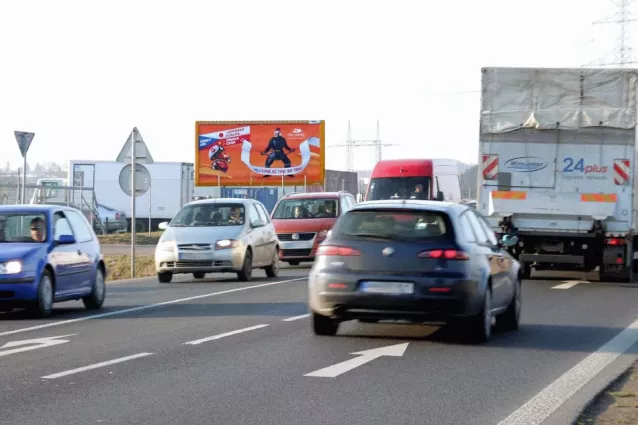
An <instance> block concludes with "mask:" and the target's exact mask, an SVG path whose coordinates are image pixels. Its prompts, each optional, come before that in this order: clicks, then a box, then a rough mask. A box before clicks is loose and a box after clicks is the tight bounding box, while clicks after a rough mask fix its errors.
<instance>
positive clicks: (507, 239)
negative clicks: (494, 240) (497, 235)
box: [501, 235, 518, 247]
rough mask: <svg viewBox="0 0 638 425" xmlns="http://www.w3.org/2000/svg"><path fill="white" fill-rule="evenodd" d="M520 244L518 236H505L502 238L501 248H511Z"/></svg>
mask: <svg viewBox="0 0 638 425" xmlns="http://www.w3.org/2000/svg"><path fill="white" fill-rule="evenodd" d="M517 243H518V236H516V235H503V237H502V238H501V246H503V247H510V246H514V245H516V244H517Z"/></svg>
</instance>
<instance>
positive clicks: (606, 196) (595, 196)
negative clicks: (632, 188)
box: [580, 193, 618, 202]
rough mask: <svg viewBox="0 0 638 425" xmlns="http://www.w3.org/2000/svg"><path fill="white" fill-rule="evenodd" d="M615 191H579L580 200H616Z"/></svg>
mask: <svg viewBox="0 0 638 425" xmlns="http://www.w3.org/2000/svg"><path fill="white" fill-rule="evenodd" d="M617 199H618V197H617V196H616V194H615V193H581V195H580V200H581V202H616V200H617Z"/></svg>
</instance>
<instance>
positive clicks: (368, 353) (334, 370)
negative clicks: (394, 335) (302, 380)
mask: <svg viewBox="0 0 638 425" xmlns="http://www.w3.org/2000/svg"><path fill="white" fill-rule="evenodd" d="M408 344H409V342H406V343H405V344H396V345H388V346H385V347H379V348H373V349H371V350H364V351H357V352H356V353H350V354H354V355H358V356H359V357H355V358H353V359H350V360H346V361H345V362H341V363H337V364H335V365H332V366H329V367H326V368H323V369H319V370H315V371H314V372H311V373H307V374H305V375H304V376H316V377H320V378H335V377H337V376H339V375H341V374H342V373H346V372H348V371H350V370H352V369H354V368H357V367H359V366H362V365H364V364H366V363H368V362H371V361H372V360H374V359H377V358H379V357H383V356H391V357H402V356H403V353H405V350H406V349H407V348H408Z"/></svg>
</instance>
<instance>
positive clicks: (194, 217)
mask: <svg viewBox="0 0 638 425" xmlns="http://www.w3.org/2000/svg"><path fill="white" fill-rule="evenodd" d="M245 217H246V210H245V208H244V205H243V204H221V203H206V204H193V205H186V206H184V207H183V208H182V209H181V210H179V212H178V213H177V215H176V216H175V217H174V218H173V220H171V223H170V226H171V227H211V226H240V225H242V224H244V220H245Z"/></svg>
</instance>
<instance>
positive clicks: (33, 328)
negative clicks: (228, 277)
mask: <svg viewBox="0 0 638 425" xmlns="http://www.w3.org/2000/svg"><path fill="white" fill-rule="evenodd" d="M306 279H308V278H307V277H300V278H296V279H288V280H278V281H276V282H268V283H262V284H260V285H253V286H244V287H243V288H235V289H228V290H226V291H219V292H212V293H209V294H203V295H196V296H194V297H188V298H180V299H177V300H170V301H164V302H161V303H156V304H147V305H142V306H139V307H133V308H125V309H123V310H117V311H111V312H108V313H102V314H94V315H92V316H84V317H78V318H77V319H69V320H62V321H59V322H51V323H45V324H43V325H37V326H31V327H29V328H22V329H15V330H12V331H6V332H1V333H0V336H7V335H14V334H18V333H22V332H29V331H36V330H39V329H45V328H50V327H53V326H61V325H68V324H70V323H77V322H84V321H87V320H92V319H101V318H103V317H110V316H117V315H121V314H126V313H133V312H135V311H143V310H149V309H151V308H156V307H162V306H165V305H170V304H177V303H183V302H185V301H192V300H199V299H202V298H209V297H214V296H217V295H225V294H232V293H233V292H241V291H247V290H249V289H256V288H265V287H267V286H274V285H280V284H282V283H290V282H298V281H300V280H306Z"/></svg>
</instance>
